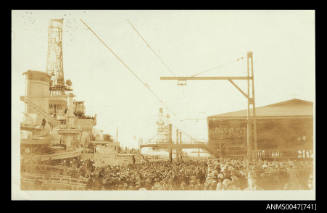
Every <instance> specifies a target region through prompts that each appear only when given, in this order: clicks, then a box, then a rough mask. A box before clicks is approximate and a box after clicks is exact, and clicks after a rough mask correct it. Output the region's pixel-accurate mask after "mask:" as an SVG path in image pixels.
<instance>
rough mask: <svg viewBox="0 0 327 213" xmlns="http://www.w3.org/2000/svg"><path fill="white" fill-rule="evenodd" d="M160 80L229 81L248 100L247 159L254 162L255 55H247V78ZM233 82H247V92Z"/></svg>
mask: <svg viewBox="0 0 327 213" xmlns="http://www.w3.org/2000/svg"><path fill="white" fill-rule="evenodd" d="M160 80H177V81H179V82H186V81H187V80H228V81H229V82H230V83H231V84H232V85H233V86H234V87H235V88H236V89H237V90H238V91H239V92H240V93H241V94H242V95H243V96H244V97H245V98H246V99H247V100H248V112H247V159H248V160H250V161H251V160H253V159H254V158H253V157H254V153H255V152H254V151H255V150H256V149H257V135H256V113H255V93H254V77H253V53H252V52H248V53H247V76H230V77H229V76H213V77H187V76H186V77H176V76H173V77H160ZM233 80H246V81H247V92H244V91H243V90H242V89H241V88H240V87H239V86H238V85H237V84H236V83H235V82H234V81H233Z"/></svg>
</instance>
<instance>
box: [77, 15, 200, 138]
mask: <svg viewBox="0 0 327 213" xmlns="http://www.w3.org/2000/svg"><path fill="white" fill-rule="evenodd" d="M80 21H81V22H82V23H83V24H84V25H85V26H86V27H87V29H88V30H90V31H91V32H92V33H93V34H94V35H95V37H97V38H98V39H99V40H100V42H101V43H102V44H103V45H104V46H105V47H106V48H107V49H108V50H109V51H110V52H111V53H112V54H113V55H114V56H115V57H116V58H117V59H118V61H119V62H120V63H122V64H123V65H124V66H125V68H126V69H127V70H128V71H129V72H130V73H132V74H133V75H134V77H135V78H136V79H137V80H138V81H139V82H141V83H142V84H143V86H145V87H146V88H147V89H148V90H149V91H150V92H151V94H152V95H153V96H155V98H156V99H157V100H158V101H159V102H160V103H161V104H162V105H163V106H164V107H165V108H166V110H167V111H169V112H171V113H172V114H173V115H174V116H175V117H176V114H175V113H174V112H173V111H172V110H170V109H169V108H168V107H167V105H166V104H165V103H164V101H162V100H161V99H160V97H159V96H158V95H157V94H156V93H155V92H154V91H153V90H152V89H151V87H150V85H149V84H147V83H145V82H144V81H143V80H142V79H141V78H140V77H139V76H138V75H137V74H136V73H135V72H134V71H133V70H132V69H131V68H130V67H129V66H128V65H127V64H126V63H125V62H124V61H123V60H122V59H121V58H120V57H119V56H118V55H117V54H116V53H115V52H114V51H113V50H112V49H111V48H110V47H109V46H108V45H107V44H106V43H105V42H104V41H103V39H102V38H101V37H100V36H98V35H97V34H96V33H95V32H94V31H93V30H92V28H91V27H89V26H88V25H87V24H86V23H85V22H84V21H83V20H82V19H80ZM176 127H177V125H176ZM178 129H179V128H178ZM182 132H183V133H184V134H185V135H188V136H189V137H191V139H192V140H194V138H193V137H192V136H190V135H189V134H188V133H186V132H185V131H182Z"/></svg>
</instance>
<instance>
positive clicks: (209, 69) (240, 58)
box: [191, 56, 244, 77]
mask: <svg viewBox="0 0 327 213" xmlns="http://www.w3.org/2000/svg"><path fill="white" fill-rule="evenodd" d="M243 59H244V57H243V56H242V57H239V58H237V59H236V60H235V59H233V60H232V61H230V62H227V63H224V64H220V65H218V66H214V67H211V68H208V69H206V70H204V71H201V72H199V73H196V74H193V75H192V76H191V77H195V76H197V75H200V74H202V73H206V72H209V71H211V70H215V69H219V68H222V67H224V66H228V65H231V64H233V63H235V62H238V61H240V60H243Z"/></svg>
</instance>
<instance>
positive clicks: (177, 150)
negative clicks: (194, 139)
mask: <svg viewBox="0 0 327 213" xmlns="http://www.w3.org/2000/svg"><path fill="white" fill-rule="evenodd" d="M178 138H179V131H178V129H176V144H179V142H178ZM176 158H177V160H179V149H176Z"/></svg>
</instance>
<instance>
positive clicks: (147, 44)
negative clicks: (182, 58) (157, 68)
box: [127, 20, 176, 75]
mask: <svg viewBox="0 0 327 213" xmlns="http://www.w3.org/2000/svg"><path fill="white" fill-rule="evenodd" d="M127 22H128V23H129V25H131V27H132V28H133V30H134V31H135V32H136V34H137V35H138V36H139V37H140V38H141V39H142V40H143V41H144V43H145V44H146V46H147V47H148V48H149V49H150V50H151V52H152V53H153V54H154V55H155V56H156V57H157V58H158V59H159V61H160V62H161V64H162V65H163V66H164V67H165V68H166V69H167V70H168V71H169V72H170V73H171V74H173V75H176V74H175V73H174V72H173V71H172V70H171V68H170V67H169V66H168V65H167V63H165V62H164V60H163V59H162V57H160V55H159V54H158V53H156V51H154V49H153V48H152V47H151V45H150V44H149V43H148V42H147V41H146V40H145V38H144V37H143V36H142V34H141V33H140V32H139V31H138V30H137V29H136V27H135V26H134V25H133V24H132V22H131V21H129V20H127Z"/></svg>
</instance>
